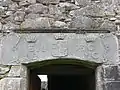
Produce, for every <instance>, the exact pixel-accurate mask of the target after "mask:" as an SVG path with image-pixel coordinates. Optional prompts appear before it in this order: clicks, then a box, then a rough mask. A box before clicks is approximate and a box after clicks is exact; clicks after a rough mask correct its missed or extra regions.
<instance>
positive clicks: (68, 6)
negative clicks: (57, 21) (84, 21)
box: [59, 2, 80, 10]
mask: <svg viewBox="0 0 120 90" xmlns="http://www.w3.org/2000/svg"><path fill="white" fill-rule="evenodd" d="M59 6H60V7H62V8H65V9H66V10H74V9H79V8H80V7H79V6H77V5H75V4H72V3H68V2H64V3H59Z"/></svg>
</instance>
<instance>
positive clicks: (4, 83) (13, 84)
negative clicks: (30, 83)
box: [0, 78, 22, 90]
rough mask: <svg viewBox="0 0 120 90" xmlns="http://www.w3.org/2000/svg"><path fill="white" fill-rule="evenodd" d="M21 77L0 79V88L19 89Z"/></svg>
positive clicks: (0, 89) (3, 89)
mask: <svg viewBox="0 0 120 90" xmlns="http://www.w3.org/2000/svg"><path fill="white" fill-rule="evenodd" d="M21 80H22V78H3V79H1V80H0V90H21V87H20V83H21Z"/></svg>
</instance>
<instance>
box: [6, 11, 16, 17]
mask: <svg viewBox="0 0 120 90" xmlns="http://www.w3.org/2000/svg"><path fill="white" fill-rule="evenodd" d="M13 13H14V11H6V12H5V15H6V17H9V16H12V15H13Z"/></svg>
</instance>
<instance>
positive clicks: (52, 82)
mask: <svg viewBox="0 0 120 90" xmlns="http://www.w3.org/2000/svg"><path fill="white" fill-rule="evenodd" d="M48 77H49V79H48V89H49V90H95V83H94V78H93V76H89V75H50V76H48Z"/></svg>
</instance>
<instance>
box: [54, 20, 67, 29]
mask: <svg viewBox="0 0 120 90" xmlns="http://www.w3.org/2000/svg"><path fill="white" fill-rule="evenodd" d="M53 26H54V27H57V28H67V24H66V23H65V22H62V21H55V23H54V24H53Z"/></svg>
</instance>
